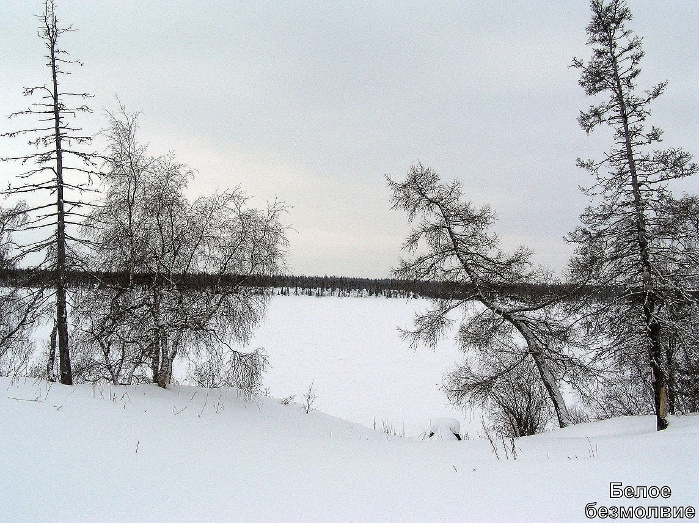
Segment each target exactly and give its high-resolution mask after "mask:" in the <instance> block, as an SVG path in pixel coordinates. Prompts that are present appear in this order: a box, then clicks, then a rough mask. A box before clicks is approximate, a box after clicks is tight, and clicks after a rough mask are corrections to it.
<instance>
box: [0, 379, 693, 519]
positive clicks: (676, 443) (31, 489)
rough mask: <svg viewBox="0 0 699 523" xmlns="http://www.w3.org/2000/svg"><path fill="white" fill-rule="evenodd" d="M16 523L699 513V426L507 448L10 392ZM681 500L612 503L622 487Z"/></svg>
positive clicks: (6, 492)
mask: <svg viewBox="0 0 699 523" xmlns="http://www.w3.org/2000/svg"><path fill="white" fill-rule="evenodd" d="M0 418H1V419H2V423H1V424H0V441H1V442H2V446H1V447H0V471H1V473H0V521H3V522H21V521H275V522H276V521H285V522H286V521H299V522H300V521H305V522H307V521H423V522H424V521H584V520H586V518H585V515H584V507H585V504H587V503H590V502H595V501H596V502H598V504H599V505H614V504H616V505H619V504H620V502H623V504H624V505H626V506H629V505H634V506H636V505H648V506H650V505H671V506H688V505H692V506H695V507H696V506H698V505H699V503H698V502H699V496H698V491H699V446H698V445H697V441H699V416H684V417H677V418H672V420H671V425H670V428H669V429H667V430H666V431H664V432H660V433H658V432H656V431H655V430H654V428H655V427H654V418H653V417H652V416H642V417H628V418H618V419H611V420H606V421H602V422H596V423H589V424H584V425H578V426H575V427H571V428H568V429H563V430H560V429H559V430H555V431H552V432H549V433H546V434H542V435H537V436H531V437H527V438H521V439H519V440H516V441H515V447H516V458H517V459H513V458H514V456H512V453H511V451H510V452H508V453H506V452H505V450H504V447H502V445H503V444H504V445H505V447H510V443H509V442H504V443H503V442H498V443H499V444H500V448H499V457H500V459H497V458H496V456H495V454H494V452H493V450H492V448H491V447H490V443H489V442H488V441H487V439H484V438H472V439H470V440H464V441H444V440H442V441H434V440H426V441H423V440H420V439H417V438H401V437H396V436H388V435H386V434H384V433H382V432H381V431H374V430H371V429H369V428H367V427H364V426H361V425H358V424H353V423H349V422H347V421H343V420H340V419H337V418H334V417H331V416H328V415H326V414H323V413H321V412H319V411H312V412H310V413H308V414H307V413H306V412H305V410H304V409H303V408H302V407H301V405H299V404H297V403H292V404H289V405H283V404H281V403H280V402H279V401H278V400H276V399H273V398H269V397H258V398H256V399H254V400H253V401H251V402H245V401H244V400H243V399H241V398H239V397H238V395H237V394H236V392H235V391H234V390H230V389H218V390H206V389H200V388H194V387H185V386H173V387H171V388H169V389H167V390H163V389H159V388H158V387H156V386H154V385H140V386H128V387H116V386H109V385H97V386H90V385H78V386H73V387H70V386H64V385H59V384H55V383H54V384H49V383H46V382H41V381H34V380H32V379H25V378H22V379H15V380H11V379H9V378H0ZM610 482H621V483H622V484H623V485H648V486H650V485H655V486H659V487H660V486H664V485H667V486H669V487H670V488H671V489H672V496H671V498H669V499H631V500H627V499H622V500H619V499H610V498H609V483H610Z"/></svg>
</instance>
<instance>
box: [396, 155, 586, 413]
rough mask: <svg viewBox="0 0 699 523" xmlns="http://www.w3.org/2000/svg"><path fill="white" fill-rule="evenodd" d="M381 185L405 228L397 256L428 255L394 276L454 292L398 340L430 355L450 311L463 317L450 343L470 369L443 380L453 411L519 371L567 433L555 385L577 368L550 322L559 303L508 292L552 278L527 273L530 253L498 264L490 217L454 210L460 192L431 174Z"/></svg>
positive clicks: (485, 212)
mask: <svg viewBox="0 0 699 523" xmlns="http://www.w3.org/2000/svg"><path fill="white" fill-rule="evenodd" d="M388 184H389V186H390V188H391V190H392V192H393V194H392V204H393V208H394V209H400V210H404V211H405V212H406V213H407V215H408V220H409V221H410V223H411V224H412V231H411V233H410V235H409V236H408V238H407V240H406V241H405V244H404V250H406V251H407V252H410V253H415V252H417V251H421V252H422V250H425V251H426V252H424V253H421V254H416V255H415V256H414V257H413V258H411V259H408V260H403V261H401V263H400V265H399V267H398V268H397V269H395V270H394V274H395V276H396V277H398V278H404V279H408V280H427V281H438V282H451V283H452V284H453V293H452V296H451V297H447V298H444V299H438V300H434V307H433V308H432V309H431V310H428V311H427V312H425V313H422V314H418V315H417V316H416V318H415V329H414V330H413V331H405V332H404V336H405V337H406V338H407V339H409V340H410V342H411V345H412V346H413V347H415V346H416V345H417V344H419V343H425V344H426V345H428V346H431V347H434V346H435V345H436V342H437V340H438V339H439V337H440V336H442V335H443V334H444V332H445V330H446V328H447V327H448V326H449V325H450V324H451V322H452V321H453V318H451V317H450V315H451V314H453V311H461V312H462V313H463V321H462V322H461V325H460V327H459V334H458V343H459V345H460V348H461V349H462V350H463V351H464V353H466V354H467V355H469V356H470V357H471V360H472V361H474V360H475V361H476V363H475V364H471V365H469V364H464V365H463V366H462V367H460V368H459V369H457V370H456V371H454V372H453V373H452V374H451V375H450V376H449V377H448V379H447V383H446V389H447V393H448V395H449V397H450V398H451V399H452V401H454V402H456V403H478V404H480V405H483V406H484V404H485V403H487V402H488V401H489V399H492V397H493V395H494V394H497V390H498V389H499V388H500V384H501V382H502V381H503V380H509V379H514V376H516V375H518V374H517V372H519V371H520V370H521V369H535V374H534V375H530V379H533V380H537V381H539V382H540V383H541V385H542V386H543V388H544V389H545V390H546V394H547V397H548V400H549V401H550V406H551V407H552V408H553V410H554V411H555V414H556V417H557V419H558V424H559V425H560V426H561V427H565V426H566V425H569V424H570V423H571V420H570V416H569V414H568V410H567V408H566V405H565V402H564V400H563V395H562V394H561V390H560V387H559V379H560V378H561V377H563V376H564V375H566V374H569V373H571V372H577V371H579V370H584V366H583V365H581V363H580V362H578V361H577V360H576V358H575V357H574V356H572V355H571V353H569V352H568V349H567V348H568V346H569V344H570V342H571V340H572V331H571V329H570V328H569V326H568V325H566V322H565V321H563V320H562V319H561V318H559V317H558V315H557V309H556V307H555V306H554V305H555V304H556V302H557V301H558V297H555V296H545V295H542V296H537V297H536V298H532V297H527V296H524V295H521V294H518V293H516V292H512V289H513V287H514V286H515V285H521V284H525V283H541V284H545V283H551V277H550V276H549V275H548V274H547V273H546V272H545V271H542V270H540V269H536V268H533V267H532V265H531V262H530V261H529V258H530V252H529V251H528V250H526V249H524V248H520V249H518V250H517V251H515V252H514V253H513V254H506V253H504V252H503V251H502V250H501V249H500V247H499V241H498V238H497V236H496V235H495V234H494V233H493V232H491V230H490V229H491V226H492V225H493V223H494V221H495V215H494V213H493V212H492V211H491V210H490V208H489V207H487V206H485V207H481V208H477V207H475V206H474V205H472V204H471V203H470V202H464V201H462V191H461V186H460V184H459V183H458V182H456V181H455V182H452V183H451V184H448V185H447V184H443V183H441V182H440V179H439V177H438V175H437V174H436V173H435V172H434V171H432V170H431V169H429V168H425V167H423V166H422V165H415V166H413V167H411V169H410V170H409V172H408V176H407V178H406V179H405V180H404V181H402V182H396V181H393V180H391V179H390V178H389V179H388ZM529 364H531V365H529ZM520 374H521V373H520Z"/></svg>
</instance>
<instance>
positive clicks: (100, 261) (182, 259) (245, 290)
mask: <svg viewBox="0 0 699 523" xmlns="http://www.w3.org/2000/svg"><path fill="white" fill-rule="evenodd" d="M110 120H111V126H110V131H109V133H108V136H109V139H110V152H109V154H108V155H107V164H106V166H105V169H104V170H105V180H106V185H107V188H106V191H105V195H104V199H103V201H102V202H101V204H100V206H99V207H97V208H95V209H94V210H93V212H91V213H90V216H89V218H88V220H87V221H86V223H85V225H86V227H85V234H86V235H88V236H89V238H90V241H91V242H93V243H94V245H98V246H99V248H98V249H97V250H96V251H95V256H94V267H95V269H98V270H102V271H105V270H106V271H112V272H117V273H126V274H128V279H129V283H128V284H127V286H126V287H114V286H112V287H110V286H108V285H102V287H101V288H100V290H99V292H101V293H103V295H102V296H101V297H98V299H100V300H103V307H91V306H89V305H87V308H85V307H84V306H83V305H82V304H79V305H78V308H77V309H76V313H75V314H76V318H78V320H77V321H78V323H79V330H80V332H81V333H83V335H85V336H87V338H86V339H90V338H95V341H96V342H97V343H98V345H100V346H105V345H107V346H108V347H110V350H111V348H113V347H119V349H118V351H117V353H116V354H117V355H118V360H119V361H122V356H121V355H122V354H123V353H124V352H125V351H126V352H129V354H130V356H128V357H126V356H125V357H124V358H126V359H127V360H129V361H130V362H131V364H130V365H129V366H128V368H129V369H131V368H133V366H134V365H141V362H142V361H144V360H146V361H148V363H149V365H150V370H151V375H152V379H153V381H154V382H156V383H157V384H158V385H160V386H161V387H166V386H167V385H168V384H169V383H170V381H171V379H172V365H173V362H174V360H175V358H176V357H178V356H181V355H185V354H187V353H189V352H192V351H193V350H195V349H196V347H198V346H201V345H202V344H222V345H227V344H228V342H229V341H230V340H235V341H238V342H245V341H246V340H248V339H249V337H250V335H251V332H252V329H253V328H254V326H255V325H256V324H257V323H258V322H259V320H260V319H261V318H262V315H263V313H264V311H265V306H266V303H267V300H268V296H267V295H266V294H265V293H264V292H262V291H261V290H260V289H256V288H253V287H249V286H245V285H244V283H245V277H246V276H247V277H251V276H255V275H266V274H273V273H276V272H278V271H280V270H281V269H282V266H283V259H284V255H285V247H286V236H285V228H284V226H283V225H282V224H281V222H280V216H281V214H282V213H283V212H284V207H283V206H282V205H280V204H278V203H275V204H273V205H271V206H269V207H268V208H267V209H265V210H258V209H253V208H250V207H248V206H247V205H246V201H247V200H246V198H245V196H243V194H242V193H241V192H240V191H239V190H233V191H226V192H224V193H220V194H215V195H212V196H209V197H200V198H198V199H196V200H195V201H193V202H190V201H189V200H188V199H187V198H186V197H185V196H184V189H185V188H186V186H187V183H188V181H189V178H190V177H191V171H190V170H189V169H188V168H187V167H185V166H184V165H181V164H179V163H177V162H176V161H175V159H174V157H173V156H172V155H168V156H164V157H150V156H148V155H147V152H146V149H145V147H143V146H141V145H139V144H138V142H137V140H136V131H137V127H138V126H137V116H136V115H128V114H127V113H126V112H125V111H123V110H122V114H121V115H118V116H115V115H111V116H110ZM197 274H207V275H209V276H210V277H213V281H214V284H213V285H211V281H212V278H209V279H208V284H207V285H206V286H204V287H201V288H193V286H192V285H189V284H188V283H187V282H188V279H189V278H190V277H192V276H196V275H197ZM227 275H236V276H239V278H238V279H237V280H236V283H233V284H232V283H231V281H230V280H228V279H226V278H225V276H227ZM144 281H145V283H144ZM86 292H87V291H86ZM94 296H97V294H95V295H94ZM83 303H85V304H89V303H90V300H85V301H84V302H83ZM95 311H97V312H95ZM98 338H99V339H98ZM104 353H105V352H104V350H103V354H104ZM110 354H112V353H111V352H110ZM104 361H106V360H104ZM129 373H131V371H130V370H129Z"/></svg>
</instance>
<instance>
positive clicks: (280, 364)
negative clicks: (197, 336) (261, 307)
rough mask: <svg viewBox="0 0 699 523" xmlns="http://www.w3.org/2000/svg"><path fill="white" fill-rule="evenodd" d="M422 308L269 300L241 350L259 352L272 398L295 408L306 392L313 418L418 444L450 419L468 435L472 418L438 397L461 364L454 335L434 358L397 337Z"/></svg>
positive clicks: (405, 302) (371, 301)
mask: <svg viewBox="0 0 699 523" xmlns="http://www.w3.org/2000/svg"><path fill="white" fill-rule="evenodd" d="M292 292H293V289H292ZM428 306H429V302H428V301H427V300H424V299H400V298H390V299H388V298H383V297H365V298H356V297H333V296H327V297H322V298H318V297H314V296H275V297H274V298H272V300H271V302H270V304H269V308H268V310H267V316H266V318H265V320H264V321H263V322H262V324H261V325H260V326H259V328H258V329H257V330H256V331H255V333H254V337H253V339H252V340H251V342H250V344H249V347H245V348H243V350H250V349H254V348H257V347H264V349H265V350H266V352H267V354H268V357H269V361H270V369H269V372H268V373H267V374H266V375H265V376H264V380H263V381H264V386H265V387H267V388H268V389H269V393H270V395H272V396H274V397H278V398H285V397H287V396H292V395H293V396H295V398H296V400H297V401H301V399H302V396H303V394H304V393H305V392H306V391H307V390H308V387H309V386H310V385H311V384H313V389H314V391H315V393H316V395H317V401H316V407H317V408H318V409H319V410H321V411H323V412H326V413H328V414H331V415H333V416H336V417H339V418H342V419H345V420H348V421H353V422H356V423H360V424H362V425H365V426H367V427H373V426H374V424H375V425H376V426H379V427H380V426H382V425H383V424H384V422H385V424H386V425H389V426H391V427H393V428H394V429H395V430H396V431H397V432H401V433H402V432H403V430H405V433H406V434H408V435H411V436H418V435H420V434H421V433H423V432H424V431H425V430H426V429H427V428H429V426H430V421H431V420H433V419H435V418H457V419H458V420H459V421H460V422H461V425H462V429H463V430H464V431H471V432H473V431H474V430H475V428H480V426H481V421H480V417H479V415H478V413H476V412H472V411H470V410H467V411H463V410H457V409H454V407H452V406H451V405H450V404H449V402H448V401H447V398H446V396H445V394H444V393H443V392H442V390H441V389H440V386H441V384H442V378H443V376H444V374H445V372H447V371H448V370H450V369H451V368H453V367H454V366H455V365H456V363H457V362H458V361H460V360H461V359H462V357H463V356H462V354H461V352H460V351H459V350H458V349H457V348H456V344H455V343H454V339H453V338H454V336H455V335H456V330H455V329H452V332H451V333H450V334H449V335H447V336H446V337H445V339H444V340H442V341H440V343H439V344H438V346H437V349H436V350H434V351H433V350H430V349H428V348H426V347H419V348H418V349H417V350H415V351H413V350H411V349H410V347H409V344H408V342H406V341H404V340H402V339H401V337H400V333H399V331H398V327H401V328H403V329H409V328H411V327H412V324H413V317H414V314H415V312H416V311H421V310H424V309H425V308H426V307H428ZM182 374H184V372H183V373H182ZM474 427H475V428H474Z"/></svg>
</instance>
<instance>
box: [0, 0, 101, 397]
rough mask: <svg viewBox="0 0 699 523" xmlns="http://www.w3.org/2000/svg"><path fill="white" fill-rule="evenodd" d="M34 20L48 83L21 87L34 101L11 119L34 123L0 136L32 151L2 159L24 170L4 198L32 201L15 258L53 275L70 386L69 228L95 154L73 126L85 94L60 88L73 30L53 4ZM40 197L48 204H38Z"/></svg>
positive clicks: (72, 245)
mask: <svg viewBox="0 0 699 523" xmlns="http://www.w3.org/2000/svg"><path fill="white" fill-rule="evenodd" d="M39 18H40V20H41V25H40V28H39V37H40V38H41V39H42V40H43V41H44V44H45V47H46V60H47V62H46V65H47V67H48V68H49V72H50V78H49V81H48V82H47V83H46V84H44V85H39V86H35V87H28V88H25V89H24V94H25V96H28V97H35V98H38V100H37V101H35V102H32V103H31V105H30V106H29V108H27V109H25V110H22V111H18V112H15V113H13V114H12V115H10V117H11V118H21V117H29V118H33V119H34V120H35V122H36V123H35V124H33V125H31V126H29V127H25V128H22V129H20V130H16V131H12V132H7V133H3V134H2V136H4V137H10V138H17V137H29V145H30V146H32V147H34V148H35V151H34V152H31V153H28V154H24V155H19V156H14V157H9V158H3V160H4V161H13V162H17V163H19V164H20V165H21V166H22V169H24V170H23V171H21V173H20V174H19V175H18V180H19V181H18V183H17V184H15V185H14V186H10V188H9V189H8V190H7V191H5V194H13V195H22V194H27V195H28V196H31V198H32V201H33V202H34V203H32V204H31V205H29V206H28V207H27V209H26V211H27V213H28V214H29V216H30V217H29V219H28V220H26V221H25V223H24V224H23V230H24V231H25V232H30V233H33V234H27V237H28V238H33V239H31V240H27V241H26V242H25V243H24V245H22V246H21V247H20V248H19V250H18V256H19V257H20V258H25V259H29V258H30V257H36V256H39V263H38V266H39V267H41V268H47V267H48V268H50V269H51V270H52V271H53V273H54V277H53V282H52V287H53V289H54V297H55V304H56V311H55V333H54V335H55V336H56V337H57V342H58V354H59V363H60V381H61V383H64V384H71V383H72V381H73V378H72V371H71V363H70V351H69V345H68V310H67V298H66V293H67V291H66V271H67V270H68V269H69V268H70V267H71V266H74V265H75V264H76V260H77V257H76V256H75V249H76V248H77V244H79V243H80V239H79V238H78V237H77V236H76V235H74V234H73V233H72V232H71V230H70V227H71V226H72V225H75V224H77V222H79V221H80V220H81V218H82V216H83V215H84V214H83V212H84V211H83V210H82V208H83V207H84V206H85V205H86V202H85V200H84V199H83V197H82V195H83V193H84V192H85V191H86V190H89V186H90V184H91V176H92V175H93V174H95V162H94V160H95V155H94V154H93V153H91V152H85V151H84V150H81V148H83V147H84V146H86V145H87V144H89V143H90V140H91V138H90V136H87V135H85V134H84V133H83V131H82V129H80V128H79V127H77V126H76V124H75V123H74V122H75V117H76V115H78V114H79V113H85V112H89V111H90V109H89V108H88V107H87V106H86V105H84V101H85V99H86V98H89V95H88V94H86V93H76V92H71V91H69V90H65V89H63V87H62V85H61V79H62V77H63V76H64V75H67V74H70V72H69V71H68V69H69V66H71V65H74V64H79V62H77V61H75V60H71V59H70V58H69V55H68V53H67V52H66V51H65V50H64V49H63V48H62V46H61V45H60V42H61V38H62V36H63V35H64V34H65V33H67V32H69V31H72V29H71V28H70V27H63V26H61V25H60V24H59V23H58V19H57V16H56V9H55V3H54V1H53V0H46V1H45V2H44V12H43V14H42V15H41V16H40V17H39ZM74 101H77V103H73V102H74ZM43 195H47V196H48V198H49V200H41V198H42V197H43ZM37 231H38V232H39V233H42V232H43V233H44V236H43V238H40V239H35V238H36V233H37ZM42 256H43V259H41V257H42Z"/></svg>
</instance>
